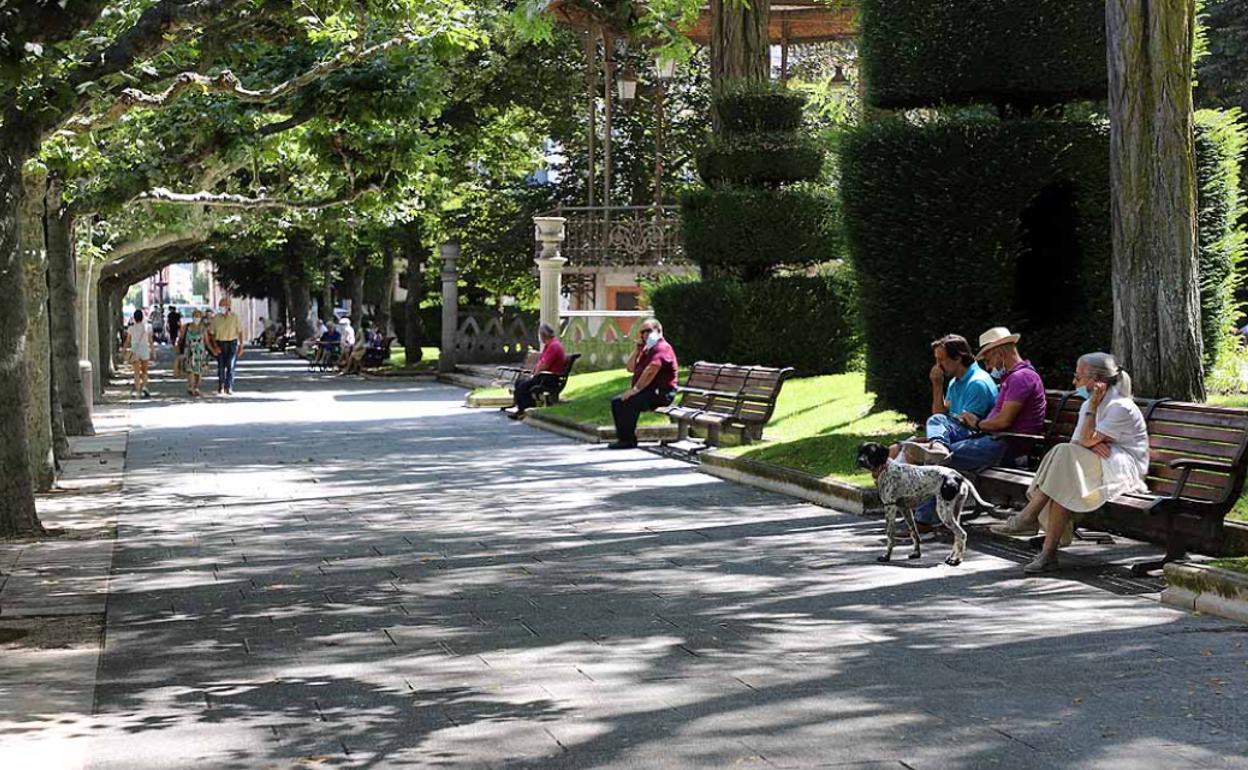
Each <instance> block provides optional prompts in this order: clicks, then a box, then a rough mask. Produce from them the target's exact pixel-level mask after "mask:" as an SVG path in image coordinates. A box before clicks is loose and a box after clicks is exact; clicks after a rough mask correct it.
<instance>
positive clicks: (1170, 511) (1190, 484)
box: [976, 391, 1248, 572]
mask: <svg viewBox="0 0 1248 770" xmlns="http://www.w3.org/2000/svg"><path fill="white" fill-rule="evenodd" d="M1135 403H1136V405H1137V406H1139V408H1140V411H1141V412H1142V413H1143V415H1144V419H1145V421H1146V422H1147V425H1148V442H1149V467H1148V476H1147V478H1146V483H1147V484H1148V490H1149V491H1148V493H1140V494H1126V495H1120V496H1119V497H1116V498H1114V499H1113V500H1110V501H1109V502H1108V503H1106V504H1105V505H1104V506H1103V507H1102V508H1101V509H1100V510H1097V511H1095V512H1093V513H1089V514H1080V515H1079V517H1078V520H1079V521H1080V524H1081V526H1094V527H1096V528H1098V529H1104V530H1105V531H1108V532H1114V533H1117V534H1121V535H1125V536H1127V537H1131V538H1136V539H1139V540H1146V541H1150V542H1157V543H1161V544H1164V545H1165V546H1166V555H1165V558H1164V560H1163V563H1164V562H1166V561H1173V560H1175V559H1179V558H1182V557H1183V556H1184V555H1186V553H1187V551H1188V550H1189V549H1191V550H1194V551H1197V552H1199V553H1206V554H1210V555H1223V553H1224V542H1225V541H1224V537H1223V532H1222V529H1223V522H1224V520H1225V518H1226V515H1227V513H1229V512H1230V511H1231V509H1232V508H1234V507H1235V503H1236V501H1237V500H1238V499H1239V496H1240V493H1241V492H1242V491H1243V486H1244V473H1245V468H1246V467H1248V409H1239V408H1229V407H1216V406H1207V405H1205V404H1190V403H1184V402H1178V401H1168V400H1165V399H1160V400H1151V399H1139V398H1137V399H1136V400H1135ZM1082 404H1083V399H1081V398H1080V397H1078V396H1076V395H1074V394H1073V393H1071V392H1067V391H1049V392H1048V404H1047V413H1046V417H1045V432H1044V434H1043V435H1041V436H1034V437H1031V438H1033V439H1034V440H1035V442H1036V444H1035V445H1036V451H1035V452H1033V458H1035V459H1038V458H1039V457H1042V456H1043V454H1044V452H1046V451H1048V449H1049V448H1051V447H1052V446H1054V445H1055V444H1058V443H1062V442H1066V441H1069V440H1070V438H1071V436H1072V435H1073V434H1074V430H1075V424H1076V421H1077V420H1078V414H1079V407H1080V406H1081V405H1082ZM1033 462H1034V459H1033ZM1031 467H1032V468H1034V467H1035V465H1034V464H1033V465H1032V466H1031ZM1034 476H1035V473H1034V470H1031V469H1021V468H989V469H988V470H985V471H982V472H981V473H979V474H978V477H977V481H976V485H977V487H978V488H979V490H980V491H981V492H982V493H983V494H984V496H985V497H987V498H988V499H990V500H992V501H993V502H1000V503H1003V504H1006V505H1012V506H1015V507H1021V506H1022V505H1024V504H1025V503H1026V499H1027V495H1026V492H1027V487H1028V486H1029V485H1030V483H1031V480H1032V478H1033V477H1034ZM1154 568H1156V564H1155V563H1149V564H1141V565H1136V567H1135V571H1137V572H1141V571H1147V570H1148V569H1154Z"/></svg>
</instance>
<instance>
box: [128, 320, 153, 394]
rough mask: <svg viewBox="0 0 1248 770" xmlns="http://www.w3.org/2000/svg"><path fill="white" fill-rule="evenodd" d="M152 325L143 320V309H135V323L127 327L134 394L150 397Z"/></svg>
mask: <svg viewBox="0 0 1248 770" xmlns="http://www.w3.org/2000/svg"><path fill="white" fill-rule="evenodd" d="M152 352H153V351H152V327H150V326H148V325H147V324H146V323H145V322H144V321H143V311H142V310H136V311H134V323H132V324H130V326H128V327H126V353H127V357H128V358H129V359H130V364H131V365H132V366H133V367H134V395H135V397H137V398H148V397H149V396H150V395H151V394H150V393H148V392H147V365H148V363H149V362H151V360H152Z"/></svg>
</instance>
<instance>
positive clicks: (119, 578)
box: [93, 382, 1248, 770]
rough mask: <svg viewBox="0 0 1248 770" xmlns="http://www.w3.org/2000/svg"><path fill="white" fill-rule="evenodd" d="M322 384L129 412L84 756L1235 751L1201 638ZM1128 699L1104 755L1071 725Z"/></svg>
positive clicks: (788, 506)
mask: <svg viewBox="0 0 1248 770" xmlns="http://www.w3.org/2000/svg"><path fill="white" fill-rule="evenodd" d="M354 387H355V388H356V391H355V392H357V393H359V394H363V395H368V394H369V393H371V389H372V388H374V387H376V388H377V392H378V394H380V396H381V398H377V399H373V398H364V397H361V398H349V399H347V398H342V399H340V398H337V397H333V398H329V394H330V392H329V391H326V392H313V393H312V394H309V395H307V396H298V395H297V394H296V395H292V396H291V398H290V400H289V401H286V400H282V401H281V402H280V403H281V404H288V405H287V406H282V407H280V408H279V407H273V408H272V409H271V414H270V418H269V419H267V420H265V421H263V422H255V423H245V421H243V420H241V419H238V420H236V419H234V418H231V419H229V420H224V421H222V423H221V424H219V425H205V426H192V427H187V428H182V427H180V426H178V424H177V423H178V420H179V419H180V415H181V414H182V413H184V412H188V411H193V410H194V409H195V408H196V407H197V406H198V405H182V404H169V405H167V406H165V407H164V408H162V409H153V410H147V411H146V412H145V413H144V414H143V415H141V416H139V417H138V418H137V419H138V421H139V422H140V425H138V426H137V427H136V429H135V430H134V432H133V433H132V435H131V459H132V460H133V471H132V472H130V473H128V475H127V484H126V489H127V492H126V499H125V501H124V504H123V508H122V513H121V517H120V521H119V540H118V544H117V551H116V555H115V560H114V575H113V578H112V593H111V596H110V600H109V608H108V609H109V627H108V628H109V631H108V635H107V641H106V649H105V654H104V661H103V664H102V666H101V668H100V676H101V684H100V689H99V690H98V693H97V694H98V703H99V712H100V713H99V723H98V724H99V728H98V730H97V732H98V733H99V738H98V739H97V740H96V741H95V743H94V746H93V750H94V751H95V752H96V753H97V755H98V756H100V757H102V758H109V757H112V758H119V757H123V756H127V755H128V753H132V752H133V751H135V747H136V746H139V747H142V751H143V752H144V756H145V757H150V758H151V760H150V762H151V763H152V764H155V763H157V762H159V761H167V762H169V763H171V764H178V763H188V762H191V761H197V762H199V763H201V764H204V765H208V766H214V767H239V768H244V767H255V766H266V765H281V764H283V763H287V764H288V763H291V762H298V761H301V760H302V759H305V758H307V757H322V758H326V759H325V761H327V762H329V761H332V762H334V763H336V764H341V765H346V766H357V765H358V766H381V765H385V766H389V765H401V764H404V763H409V764H412V765H413V766H422V767H436V766H448V767H451V766H476V765H481V766H488V765H490V764H494V765H506V766H508V767H512V766H515V767H531V768H535V769H536V768H542V770H547V769H548V768H551V767H596V766H606V765H611V766H618V765H630V764H631V765H633V766H640V767H649V766H660V765H664V764H667V765H671V764H676V765H696V764H699V763H700V764H702V765H705V766H715V767H725V766H733V765H735V764H741V763H747V764H753V763H760V762H764V761H767V762H771V763H773V764H778V765H781V766H784V765H789V766H809V765H812V764H816V763H819V762H826V761H831V760H835V761H838V762H854V761H861V762H869V761H877V762H878V761H898V760H904V761H906V762H907V763H910V762H916V763H917V762H920V761H923V762H927V763H929V764H943V763H942V762H941V761H940V760H941V758H946V759H947V758H948V757H950V756H956V757H958V761H959V763H960V764H962V765H963V766H968V767H970V766H985V765H991V764H1000V765H1002V766H1029V765H1030V766H1045V765H1046V764H1049V765H1066V766H1074V765H1085V764H1087V765H1091V764H1095V763H1096V762H1098V761H1100V760H1101V759H1102V758H1104V757H1111V758H1112V757H1116V756H1118V754H1117V753H1116V752H1115V751H1114V750H1113V749H1114V748H1115V747H1118V746H1121V747H1122V749H1123V751H1124V752H1129V751H1133V750H1134V748H1133V747H1134V746H1136V745H1137V743H1136V742H1137V741H1150V740H1151V741H1156V742H1164V743H1165V745H1166V746H1167V747H1168V748H1167V749H1166V750H1167V751H1168V752H1170V753H1169V754H1167V755H1166V756H1167V757H1169V756H1172V755H1173V756H1176V757H1177V756H1178V754H1177V753H1175V752H1178V751H1180V750H1188V749H1190V750H1191V751H1192V752H1193V754H1192V756H1193V757H1196V756H1200V752H1201V750H1202V749H1207V743H1206V742H1205V739H1204V738H1200V737H1199V736H1195V737H1191V736H1187V734H1185V733H1181V732H1179V731H1177V730H1176V729H1173V728H1172V727H1171V724H1172V722H1171V721H1169V720H1173V719H1175V718H1176V717H1177V718H1180V719H1181V718H1182V716H1181V714H1182V713H1187V712H1190V713H1194V714H1198V715H1199V719H1201V720H1203V721H1202V724H1204V723H1207V724H1208V725H1209V726H1210V729H1211V730H1212V729H1218V730H1222V731H1225V732H1224V733H1223V734H1224V735H1235V736H1237V739H1238V738H1241V737H1242V736H1241V735H1240V733H1239V731H1240V729H1241V728H1240V727H1239V716H1238V714H1237V712H1235V711H1233V710H1231V709H1221V708H1219V707H1218V706H1219V703H1218V700H1217V699H1221V698H1226V699H1228V700H1227V702H1228V703H1229V702H1231V701H1230V700H1229V699H1230V698H1232V697H1248V678H1246V677H1245V676H1244V672H1245V671H1248V667H1245V666H1244V663H1245V662H1246V661H1248V653H1245V652H1244V651H1243V650H1242V649H1240V648H1238V647H1236V646H1235V644H1236V642H1237V641H1238V640H1237V639H1234V638H1233V637H1236V636H1238V635H1236V634H1228V633H1213V632H1220V631H1225V630H1226V629H1227V625H1226V624H1223V623H1220V622H1217V621H1210V620H1208V619H1204V618H1195V617H1191V616H1188V615H1185V614H1182V613H1177V612H1174V611H1172V610H1168V609H1165V608H1162V607H1159V606H1158V605H1157V604H1156V602H1155V601H1154V600H1152V599H1150V598H1147V597H1141V596H1131V595H1116V594H1112V593H1109V592H1106V591H1103V590H1099V589H1097V588H1094V587H1092V586H1090V585H1087V584H1084V583H1079V582H1074V581H1070V580H1061V579H1053V580H1025V579H1022V578H1021V577H1020V575H1019V572H1018V566H1017V564H1015V563H1013V562H1010V561H1007V560H1004V559H1001V558H997V557H995V556H991V555H988V554H986V553H982V552H977V551H971V552H970V553H969V556H968V558H967V560H966V561H965V562H964V563H963V564H962V566H960V567H957V568H953V567H949V566H947V565H944V564H943V563H942V562H941V559H943V556H944V553H945V551H946V549H947V548H948V546H947V545H945V544H940V543H936V544H931V545H929V546H928V547H926V548H925V549H924V558H923V559H921V560H918V561H916V562H907V561H905V560H901V561H898V562H894V563H893V564H890V565H879V564H877V563H876V562H875V556H876V555H878V553H879V551H880V548H881V541H880V538H881V536H882V530H881V527H880V523H879V522H878V521H871V520H865V519H861V518H858V517H852V516H847V515H843V514H838V513H835V512H830V511H827V510H824V509H819V508H815V507H812V506H808V505H803V504H798V503H796V502H794V501H792V500H789V499H786V498H782V497H779V496H776V495H772V494H769V493H765V492H762V491H759V490H757V489H753V488H748V487H741V486H737V485H733V484H728V483H724V482H721V481H718V480H715V479H712V478H709V477H707V476H704V475H701V474H697V473H695V472H693V471H692V469H690V467H689V466H688V465H686V464H682V463H677V462H673V461H670V460H665V459H663V458H661V457H657V456H655V455H654V454H650V453H646V452H640V451H631V452H607V451H603V450H601V449H598V448H595V447H590V446H584V445H579V444H575V443H573V442H570V441H566V440H564V439H561V438H557V437H553V436H550V435H548V434H545V433H540V432H536V431H534V430H532V429H529V428H527V427H525V426H523V425H517V424H515V423H513V422H511V421H507V420H504V419H500V418H499V416H498V415H497V414H491V413H483V412H473V411H469V410H466V409H463V408H461V407H460V406H459V403H460V399H459V395H460V391H456V390H453V389H449V388H442V387H439V386H428V385H416V386H413V387H412V389H411V393H412V398H411V399H410V400H407V401H405V400H403V399H401V398H400V397H399V396H401V395H402V393H403V392H404V390H403V388H402V387H397V386H395V385H394V384H393V383H385V384H380V385H374V384H373V383H370V382H360V383H356V384H355V386H354ZM292 394H294V391H292ZM323 397H324V398H326V399H327V400H323V401H321V400H319V399H322V398H323ZM331 403H332V406H330V404H331ZM225 408H226V409H229V410H233V409H239V410H251V409H252V408H253V406H252V405H247V404H240V405H238V406H226V407H225ZM326 408H332V409H335V410H338V411H337V412H336V413H335V417H334V420H333V422H332V424H327V421H326V420H322V419H320V418H319V412H320V410H323V409H326ZM309 458H312V462H308V459H309ZM1211 649H1216V653H1213V654H1211V655H1204V654H1203V651H1209V650H1211ZM1055 655H1057V656H1060V658H1059V659H1060V661H1061V665H1060V667H1059V668H1060V670H1061V671H1062V672H1063V673H1062V674H1061V675H1060V676H1054V675H1053V673H1052V662H1053V660H1054V657H1053V656H1055ZM1219 661H1225V663H1224V664H1223V666H1222V667H1221V668H1218V667H1217V662H1219ZM1227 665H1230V666H1231V669H1230V670H1233V671H1234V674H1230V673H1228V669H1227V668H1226V667H1227ZM1214 672H1217V673H1214ZM1214 678H1219V681H1220V682H1221V684H1219V685H1218V686H1217V687H1218V689H1217V691H1218V692H1222V693H1225V695H1221V696H1213V695H1209V694H1208V693H1210V692H1212V691H1213V690H1211V685H1209V684H1208V682H1209V680H1211V679H1214ZM1160 693H1170V696H1169V697H1155V698H1154V699H1152V700H1147V701H1145V700H1143V697H1144V696H1145V695H1146V694H1147V695H1149V697H1152V696H1153V695H1159V694H1160ZM1210 698H1214V699H1215V701H1214V702H1213V703H1209V702H1208V701H1209V699H1210ZM1131 704H1135V705H1131ZM1132 708H1134V709H1136V712H1132V713H1138V717H1137V720H1135V721H1133V725H1135V726H1134V727H1132V728H1131V729H1129V730H1124V731H1123V732H1122V733H1121V740H1119V738H1118V736H1117V735H1115V736H1109V737H1102V736H1101V735H1100V733H1099V732H1097V733H1096V735H1095V736H1093V735H1092V732H1091V731H1092V730H1093V727H1091V725H1098V724H1099V722H1098V719H1099V718H1100V715H1101V714H1102V713H1110V712H1111V711H1113V713H1124V712H1127V711H1129V710H1130V709H1132ZM1059 722H1060V723H1061V724H1062V729H1072V730H1074V733H1073V734H1074V735H1075V738H1074V739H1071V740H1066V739H1064V738H1061V737H1060V736H1061V735H1062V733H1061V730H1060V729H1059V727H1058V723H1059ZM1068 725H1074V726H1075V727H1073V728H1069V727H1066V726H1068ZM1085 725H1088V726H1087V727H1085ZM1097 729H1099V728H1097ZM1052 735H1056V736H1059V737H1056V738H1054V737H1050V736H1052ZM901 736H905V738H904V740H903V739H902V737H901ZM1080 736H1083V737H1080ZM1189 737H1190V740H1189ZM1207 737H1208V736H1206V738H1207ZM1046 741H1047V743H1046ZM1041 744H1043V745H1044V746H1045V748H1043V749H1041V748H1037V747H1038V746H1040V745H1041ZM1139 745H1144V744H1139ZM764 757H765V758H766V760H764V759H762V758H764ZM912 766H915V767H918V766H920V765H918V764H913V765H912Z"/></svg>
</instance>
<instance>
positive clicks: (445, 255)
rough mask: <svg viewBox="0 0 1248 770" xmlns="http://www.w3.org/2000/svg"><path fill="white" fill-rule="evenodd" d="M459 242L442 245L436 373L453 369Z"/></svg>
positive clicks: (457, 306)
mask: <svg viewBox="0 0 1248 770" xmlns="http://www.w3.org/2000/svg"><path fill="white" fill-rule="evenodd" d="M458 261H459V241H447V242H446V243H444V244H442V355H441V357H440V358H439V359H438V371H440V372H450V371H453V370H454V369H455V335H456V333H457V332H458V331H459V270H458V268H456V266H455V263H456V262H458Z"/></svg>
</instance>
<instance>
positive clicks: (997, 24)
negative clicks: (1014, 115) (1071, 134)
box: [859, 0, 1109, 109]
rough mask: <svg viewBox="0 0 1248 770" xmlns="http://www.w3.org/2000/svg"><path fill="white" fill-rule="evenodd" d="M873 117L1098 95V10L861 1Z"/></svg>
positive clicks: (1033, 1)
mask: <svg viewBox="0 0 1248 770" xmlns="http://www.w3.org/2000/svg"><path fill="white" fill-rule="evenodd" d="M859 8H860V14H861V15H860V18H861V21H862V38H861V42H860V46H861V47H860V49H859V53H860V56H861V58H860V59H859V61H860V62H862V64H863V66H864V67H865V77H866V82H867V99H868V101H870V103H871V104H872V105H874V106H877V107H886V108H893V109H897V108H911V107H931V106H938V105H942V104H975V103H985V104H1003V103H1004V104H1015V105H1028V104H1038V105H1050V104H1057V103H1060V102H1064V101H1072V100H1078V99H1100V98H1104V97H1105V96H1106V94H1107V91H1108V86H1107V83H1108V78H1109V76H1108V68H1107V65H1106V55H1105V46H1106V37H1105V0H861V2H860V4H859Z"/></svg>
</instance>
